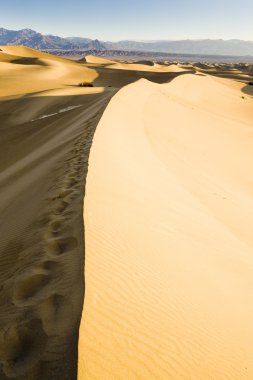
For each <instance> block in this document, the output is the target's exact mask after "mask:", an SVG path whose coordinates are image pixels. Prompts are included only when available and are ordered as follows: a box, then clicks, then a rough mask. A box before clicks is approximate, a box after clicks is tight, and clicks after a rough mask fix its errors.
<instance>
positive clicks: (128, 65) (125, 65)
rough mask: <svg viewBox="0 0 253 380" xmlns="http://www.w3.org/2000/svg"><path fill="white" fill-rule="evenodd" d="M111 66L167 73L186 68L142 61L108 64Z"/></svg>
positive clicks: (121, 68)
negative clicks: (148, 63)
mask: <svg viewBox="0 0 253 380" xmlns="http://www.w3.org/2000/svg"><path fill="white" fill-rule="evenodd" d="M108 67H109V68H113V69H118V70H134V71H149V72H167V73H171V72H173V73H175V72H185V71H186V70H185V69H183V68H181V67H179V66H177V65H169V66H164V65H158V64H155V65H154V66H149V65H147V64H142V63H138V64H137V63H119V62H117V63H114V64H110V66H108Z"/></svg>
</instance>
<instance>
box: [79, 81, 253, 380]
mask: <svg viewBox="0 0 253 380" xmlns="http://www.w3.org/2000/svg"><path fill="white" fill-rule="evenodd" d="M242 87H243V85H242V84H240V83H236V82H232V81H230V80H225V79H218V78H213V77H209V76H194V75H183V76H180V77H178V78H176V79H174V80H173V81H172V82H171V83H169V84H166V85H158V84H154V83H150V82H148V81H146V80H141V81H138V82H137V83H135V84H132V85H129V86H127V87H125V88H124V89H122V90H121V91H120V92H119V93H118V94H117V95H116V96H115V97H114V98H113V99H112V101H111V103H110V104H109V106H108V108H107V110H106V111H105V113H104V116H103V117H102V119H101V121H100V124H99V127H98V129H97V131H96V134H95V140H94V144H93V146H92V150H91V156H90V165H89V174H88V179H87V189H86V198H85V213H84V220H85V226H86V235H85V236H86V272H85V274H86V298H85V306H84V310H83V318H82V324H81V328H80V341H79V380H84V379H97V380H101V379H103V380H112V379H120V380H129V379H131V380H132V379H143V380H146V379H154V380H155V379H160V380H168V379H173V380H188V379H189V380H228V379H231V380H235V379H236V380H251V379H253V361H252V341H253V324H252V319H253V276H252V268H253V255H252V253H253V234H252V225H253V217H252V215H253V201H252V182H253V177H252V171H251V169H250V168H252V165H253V154H252V143H253V128H252V127H253V98H252V97H251V96H245V95H244V98H242V95H243V94H242V92H241V88H242Z"/></svg>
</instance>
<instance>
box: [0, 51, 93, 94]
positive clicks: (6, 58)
mask: <svg viewBox="0 0 253 380" xmlns="http://www.w3.org/2000/svg"><path fill="white" fill-rule="evenodd" d="M0 48H1V49H2V52H0V96H13V95H19V94H24V93H31V92H36V91H42V90H47V89H50V88H51V89H55V88H66V87H67V86H72V85H77V84H78V83H80V82H82V81H88V82H93V81H94V79H95V78H96V77H97V73H96V71H95V70H93V69H90V68H87V67H84V66H83V65H81V64H79V63H78V62H74V61H71V60H68V59H65V58H61V57H56V56H53V55H50V54H46V53H42V52H39V51H37V50H33V49H30V48H27V47H25V46H0Z"/></svg>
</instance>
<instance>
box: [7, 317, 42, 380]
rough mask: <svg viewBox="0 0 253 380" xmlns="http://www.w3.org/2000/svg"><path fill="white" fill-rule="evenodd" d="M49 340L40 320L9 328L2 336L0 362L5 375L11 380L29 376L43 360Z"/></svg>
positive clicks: (27, 321)
mask: <svg viewBox="0 0 253 380" xmlns="http://www.w3.org/2000/svg"><path fill="white" fill-rule="evenodd" d="M47 339H48V337H47V334H46V333H45V331H44V329H43V325H42V322H41V320H40V319H37V318H34V319H31V320H26V321H23V322H20V323H15V324H14V325H11V326H8V327H7V328H6V329H5V331H4V332H2V333H1V336H0V343H1V344H0V362H1V364H2V368H3V371H4V373H5V375H6V376H7V377H9V378H16V377H19V376H22V375H25V374H26V375H27V371H29V369H31V368H33V367H34V366H35V365H36V364H37V363H38V361H39V360H40V359H41V357H42V355H43V352H44V350H45V348H46V344H47ZM25 378H26V379H27V377H25Z"/></svg>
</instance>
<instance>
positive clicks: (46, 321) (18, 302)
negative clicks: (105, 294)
mask: <svg viewBox="0 0 253 380" xmlns="http://www.w3.org/2000/svg"><path fill="white" fill-rule="evenodd" d="M2 49H3V50H4V51H6V53H1V55H0V60H2V61H0V72H1V75H0V78H1V79H0V82H1V87H0V95H1V97H0V214H1V240H0V267H1V271H0V286H1V292H0V379H1V380H7V379H10V378H11V379H18V380H42V379H43V380H51V379H57V380H58V379H61V380H74V379H76V376H77V340H78V329H79V322H80V317H81V312H82V305H83V297H84V276H83V264H84V255H83V252H84V230H83V216H82V214H83V197H84V190H85V178H86V173H87V169H88V156H89V150H90V146H91V143H92V138H93V134H94V131H95V128H96V125H97V123H98V120H99V119H100V117H101V114H102V112H103V110H104V108H105V107H106V105H107V103H108V100H109V99H110V98H111V96H112V94H114V93H115V90H113V89H105V88H103V87H96V88H95V87H94V88H80V87H76V82H77V81H80V80H83V79H84V80H87V81H92V80H93V79H94V78H96V77H97V76H98V74H97V73H96V71H95V70H91V69H88V68H85V67H82V66H81V65H79V64H78V63H76V62H71V61H69V60H64V59H61V58H58V57H54V56H48V55H46V54H43V53H41V52H36V51H35V50H32V49H28V48H25V47H12V46H10V47H2ZM28 58H32V59H33V58H35V60H37V61H41V62H42V61H43V64H41V63H39V64H38V62H36V64H35V62H33V61H30V60H29V59H28ZM17 59H18V60H19V63H17V62H15V63H12V62H13V60H15V61H16V60H17ZM44 64H45V65H44Z"/></svg>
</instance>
